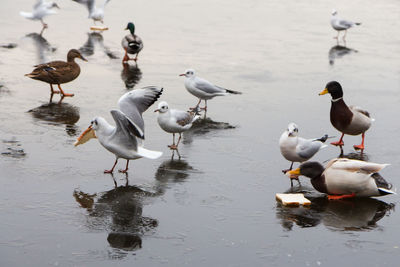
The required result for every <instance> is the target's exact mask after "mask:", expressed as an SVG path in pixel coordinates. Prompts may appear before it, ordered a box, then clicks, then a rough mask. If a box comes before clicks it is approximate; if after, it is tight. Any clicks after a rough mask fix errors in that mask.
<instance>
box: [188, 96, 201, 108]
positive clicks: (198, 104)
mask: <svg viewBox="0 0 400 267" xmlns="http://www.w3.org/2000/svg"><path fill="white" fill-rule="evenodd" d="M200 102H201V99H200V98H199V102H198V103H197V105H196V106H195V107H194V108H189V110H192V111H196V110H197V108H198V107H199V106H200Z"/></svg>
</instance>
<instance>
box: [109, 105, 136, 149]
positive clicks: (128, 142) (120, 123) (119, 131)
mask: <svg viewBox="0 0 400 267" xmlns="http://www.w3.org/2000/svg"><path fill="white" fill-rule="evenodd" d="M110 113H111V115H112V117H113V119H114V121H115V125H116V127H115V130H114V133H113V135H112V136H111V137H110V138H111V139H113V141H114V143H117V144H119V145H122V146H123V147H125V148H127V149H134V150H136V149H137V146H138V140H137V137H138V138H143V132H142V131H141V130H140V129H139V127H137V126H136V125H135V124H134V123H133V122H132V121H131V120H130V119H129V118H128V117H127V116H125V114H124V113H122V112H121V111H119V110H116V109H114V110H111V111H110Z"/></svg>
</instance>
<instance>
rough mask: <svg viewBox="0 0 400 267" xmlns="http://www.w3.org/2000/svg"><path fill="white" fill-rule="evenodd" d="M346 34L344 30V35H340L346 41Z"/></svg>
mask: <svg viewBox="0 0 400 267" xmlns="http://www.w3.org/2000/svg"><path fill="white" fill-rule="evenodd" d="M346 35H347V30H344V35H343V37H342V39H343V41H344V42H346Z"/></svg>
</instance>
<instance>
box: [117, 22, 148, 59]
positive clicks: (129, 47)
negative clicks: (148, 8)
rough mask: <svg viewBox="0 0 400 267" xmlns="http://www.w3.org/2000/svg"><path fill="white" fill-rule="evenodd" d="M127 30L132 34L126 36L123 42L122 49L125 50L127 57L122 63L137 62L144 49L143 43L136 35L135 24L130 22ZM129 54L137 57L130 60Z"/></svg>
mask: <svg viewBox="0 0 400 267" xmlns="http://www.w3.org/2000/svg"><path fill="white" fill-rule="evenodd" d="M125 30H129V31H130V34H127V35H125V36H124V38H122V41H121V45H122V48H123V49H124V50H125V56H124V58H123V59H122V63H124V62H127V61H128V60H134V61H137V57H138V55H139V52H140V51H141V50H142V49H143V41H142V39H140V37H139V36H137V35H136V34H135V24H133V22H129V23H128V25H127V26H126V28H125ZM128 54H132V55H135V54H136V57H135V58H129V56H128Z"/></svg>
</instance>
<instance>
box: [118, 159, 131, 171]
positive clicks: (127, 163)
mask: <svg viewBox="0 0 400 267" xmlns="http://www.w3.org/2000/svg"><path fill="white" fill-rule="evenodd" d="M128 165H129V159H127V160H126V167H125V170H118V172H122V173H127V171H128Z"/></svg>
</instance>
